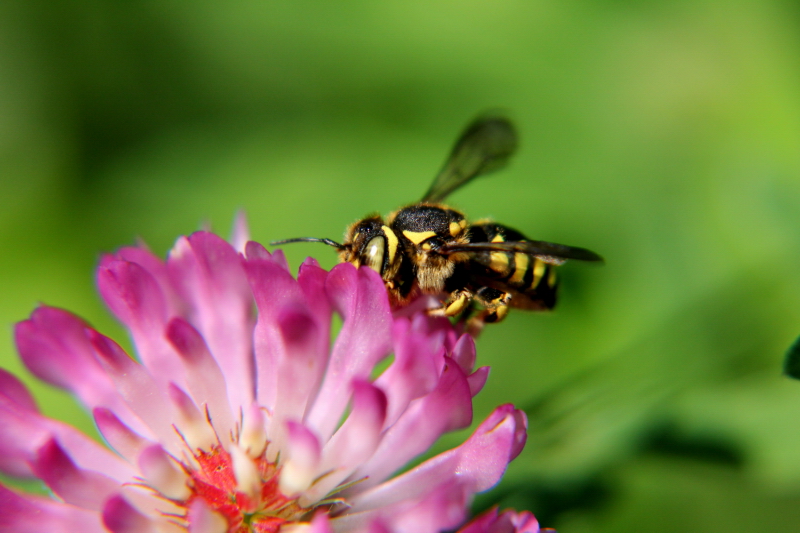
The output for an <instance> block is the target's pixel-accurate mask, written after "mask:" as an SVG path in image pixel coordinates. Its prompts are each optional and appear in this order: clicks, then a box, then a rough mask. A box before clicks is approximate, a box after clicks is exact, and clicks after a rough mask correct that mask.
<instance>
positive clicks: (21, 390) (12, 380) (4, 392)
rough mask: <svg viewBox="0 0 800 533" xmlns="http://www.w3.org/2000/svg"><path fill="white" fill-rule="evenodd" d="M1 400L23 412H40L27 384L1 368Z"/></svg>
mask: <svg viewBox="0 0 800 533" xmlns="http://www.w3.org/2000/svg"><path fill="white" fill-rule="evenodd" d="M0 398H3V399H4V400H5V401H7V402H10V403H12V404H13V405H15V406H16V407H17V408H18V409H21V410H23V411H30V412H32V413H38V412H39V408H38V407H36V401H35V400H34V399H33V395H32V394H31V393H30V391H29V390H28V388H27V387H26V386H25V384H24V383H22V382H21V381H20V380H19V378H17V376H15V375H14V374H12V373H11V372H9V371H7V370H6V369H4V368H0Z"/></svg>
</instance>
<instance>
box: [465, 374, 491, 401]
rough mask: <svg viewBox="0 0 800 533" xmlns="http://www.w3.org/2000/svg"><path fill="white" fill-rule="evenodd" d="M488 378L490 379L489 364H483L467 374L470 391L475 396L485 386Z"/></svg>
mask: <svg viewBox="0 0 800 533" xmlns="http://www.w3.org/2000/svg"><path fill="white" fill-rule="evenodd" d="M487 379H489V367H488V366H482V367H480V368H479V369H477V370H476V371H475V372H473V373H472V374H470V375H469V376H467V381H468V382H469V393H470V395H471V396H472V397H473V398H474V397H475V395H476V394H478V393H479V392H480V391H481V390H482V389H483V386H484V385H486V380H487Z"/></svg>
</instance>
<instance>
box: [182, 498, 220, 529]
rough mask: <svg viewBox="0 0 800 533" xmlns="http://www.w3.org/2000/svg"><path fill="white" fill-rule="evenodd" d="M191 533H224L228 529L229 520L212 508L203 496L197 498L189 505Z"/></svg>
mask: <svg viewBox="0 0 800 533" xmlns="http://www.w3.org/2000/svg"><path fill="white" fill-rule="evenodd" d="M188 519H189V520H188V521H189V533H224V532H226V531H228V521H227V520H225V518H224V517H223V516H222V515H220V514H219V513H217V512H214V511H213V510H211V508H210V507H208V505H206V503H205V502H204V501H203V499H202V498H196V499H195V500H194V501H193V502H192V503H191V505H189V512H188Z"/></svg>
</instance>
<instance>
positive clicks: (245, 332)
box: [167, 231, 255, 409]
mask: <svg viewBox="0 0 800 533" xmlns="http://www.w3.org/2000/svg"><path fill="white" fill-rule="evenodd" d="M167 266H168V268H169V271H170V274H171V277H172V280H173V284H174V285H175V286H176V287H177V288H178V290H179V292H180V294H181V295H182V297H183V299H184V300H185V301H186V302H189V304H190V305H191V313H190V314H189V316H188V318H189V321H190V322H191V323H192V325H193V326H194V327H196V328H197V330H198V331H199V332H200V333H201V334H202V336H203V338H204V339H205V341H206V343H207V344H208V348H209V351H210V352H211V353H212V354H214V358H215V359H216V360H217V362H218V363H219V366H220V368H221V369H222V373H223V374H224V375H225V379H226V380H227V381H228V382H229V383H236V384H237V386H236V387H231V388H230V389H229V390H228V395H229V398H230V402H231V405H232V406H234V407H235V408H236V409H238V408H239V407H242V406H245V405H250V403H251V402H252V401H253V398H254V393H255V392H254V391H255V376H254V366H255V363H254V360H253V346H252V338H253V327H254V326H255V318H254V317H253V313H252V307H253V297H252V294H251V291H250V286H249V284H248V282H247V277H246V276H245V272H244V268H243V267H242V257H241V256H240V255H239V254H238V253H237V252H236V250H234V249H233V247H232V246H231V245H230V244H228V243H227V242H225V241H224V240H223V239H221V238H220V237H218V236H216V235H214V234H213V233H207V232H202V231H201V232H197V233H194V234H192V235H191V236H189V237H188V238H185V237H184V238H181V239H178V241H177V242H176V243H175V247H174V248H173V249H172V251H171V252H170V256H169V260H168V261H167Z"/></svg>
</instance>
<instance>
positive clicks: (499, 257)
mask: <svg viewBox="0 0 800 533" xmlns="http://www.w3.org/2000/svg"><path fill="white" fill-rule="evenodd" d="M489 257H490V259H491V262H490V263H489V268H491V269H492V270H494V271H495V272H497V273H498V274H505V273H506V272H507V271H508V254H507V253H505V252H492V253H491V255H490V256H489Z"/></svg>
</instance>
